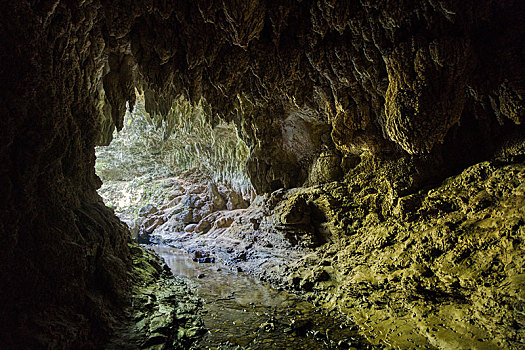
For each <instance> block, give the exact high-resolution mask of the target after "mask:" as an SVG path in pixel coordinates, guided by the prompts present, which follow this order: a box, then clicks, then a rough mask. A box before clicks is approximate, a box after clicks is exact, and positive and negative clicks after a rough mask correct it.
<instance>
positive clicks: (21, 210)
mask: <svg viewBox="0 0 525 350" xmlns="http://www.w3.org/2000/svg"><path fill="white" fill-rule="evenodd" d="M1 5H2V11H1V12H0V45H1V46H0V67H2V68H1V70H0V81H2V84H3V85H2V94H1V103H0V115H1V118H0V130H1V138H0V179H1V181H2V186H0V198H2V200H1V201H0V217H1V221H0V233H1V237H2V247H1V248H0V259H1V260H0V266H1V268H0V281H1V284H0V293H1V298H0V303H1V305H0V310H1V311H0V313H1V315H0V328H1V329H0V331H1V334H0V335H1V337H0V339H1V342H2V344H1V345H2V346H3V347H18V348H20V347H22V348H23V347H26V348H39V347H53V348H57V347H58V348H60V347H62V348H100V347H101V346H103V344H105V343H106V342H107V340H108V339H109V334H110V333H112V331H113V330H115V324H117V323H118V322H117V319H119V317H120V316H122V315H123V312H122V310H124V309H125V307H126V305H129V302H130V300H131V299H130V298H131V291H132V290H133V285H134V284H136V283H135V282H134V281H132V280H130V279H129V276H128V275H127V272H128V271H130V269H131V268H132V259H131V255H132V254H131V252H130V249H129V247H128V241H129V237H128V236H129V232H128V230H127V229H126V228H125V227H124V226H122V225H121V224H120V223H119V221H118V220H117V219H116V218H115V217H114V215H113V213H112V212H111V210H109V209H108V208H106V207H105V206H104V205H103V203H102V202H101V200H100V198H99V197H98V195H97V194H96V189H97V188H98V187H100V180H99V179H98V178H97V176H96V175H95V173H94V170H93V169H94V163H95V153H94V147H95V145H97V144H108V143H109V142H110V140H111V137H112V134H113V130H114V129H115V128H116V129H119V130H120V129H121V128H122V127H123V116H124V113H125V110H126V104H128V106H129V107H132V106H133V105H134V104H135V103H134V102H135V99H136V91H135V88H137V89H139V90H140V91H143V92H144V98H145V108H146V109H147V110H148V111H149V112H151V114H152V115H157V116H156V117H155V118H160V119H162V118H165V120H166V121H167V122H168V123H173V121H174V120H175V119H174V114H173V113H172V107H173V103H174V101H176V100H177V99H179V98H182V99H184V100H186V101H189V103H192V104H197V103H199V102H200V103H202V106H203V108H204V110H205V111H206V118H207V120H208V122H209V123H210V124H211V125H216V124H217V123H218V122H219V121H220V120H222V121H226V122H232V123H234V124H235V125H236V128H237V132H238V134H239V137H240V138H241V139H242V141H243V143H244V144H245V145H246V146H247V148H248V149H249V156H248V159H247V161H246V164H242V168H243V169H246V173H247V175H248V177H249V179H250V180H251V185H253V187H254V189H255V190H256V192H257V193H258V194H260V195H264V194H265V193H271V192H273V194H272V195H271V196H269V197H268V198H267V202H266V201H265V203H266V204H264V205H263V204H261V206H263V207H266V208H268V209H264V210H263V212H264V213H265V217H267V218H272V219H271V220H270V219H264V218H263V217H259V216H257V215H256V213H253V215H254V216H253V217H251V218H250V220H248V221H246V222H244V221H243V220H244V219H242V217H243V216H242V215H241V216H239V218H237V216H236V215H237V214H234V213H235V211H232V212H230V213H229V214H227V215H228V216H231V215H233V216H234V218H233V221H231V223H230V219H231V217H230V218H224V220H222V219H220V218H218V220H222V221H221V223H220V224H217V227H216V229H213V226H212V228H210V230H209V231H208V232H207V233H206V235H211V234H217V235H218V234H219V233H220V232H222V231H218V230H224V232H229V233H228V235H230V234H231V235H233V236H231V237H229V238H228V239H229V240H230V242H231V247H230V249H233V251H234V252H238V255H237V259H238V260H239V261H243V260H244V259H245V258H248V252H249V251H250V247H249V244H247V245H244V243H243V244H242V247H241V246H239V245H235V244H234V242H235V240H239V239H238V238H235V237H236V236H235V235H237V233H235V234H234V233H233V232H232V231H231V230H228V228H231V227H235V225H236V224H238V223H241V224H243V225H247V226H246V227H252V228H253V230H252V231H248V232H247V233H245V237H244V238H243V240H244V239H248V238H249V239H253V240H254V241H255V240H256V239H257V240H258V239H259V238H258V237H261V236H260V234H259V232H260V231H258V230H266V231H265V232H268V233H269V236H268V237H269V238H268V239H267V241H268V242H266V243H264V244H266V245H267V247H266V249H269V250H271V249H272V248H271V247H270V245H272V246H274V247H276V246H282V247H283V250H282V251H283V253H282V254H283V256H285V257H286V258H288V257H292V258H294V257H298V258H302V259H303V260H301V261H307V263H306V265H311V264H314V263H315V262H316V261H317V260H315V259H318V258H316V256H318V255H319V254H325V253H323V252H325V251H324V249H325V248H323V247H338V249H337V250H336V251H334V252H333V253H330V250H327V251H326V254H329V255H330V254H331V259H332V261H334V263H336V264H339V265H337V266H341V268H339V267H337V269H336V270H337V271H336V272H332V273H331V272H330V271H326V273H323V272H319V274H317V273H316V274H315V276H316V277H315V279H317V280H318V281H316V282H315V283H314V282H310V283H306V282H305V279H304V278H303V277H302V276H303V275H302V273H301V272H300V270H301V268H300V264H299V265H298V267H297V268H296V270H297V271H298V272H297V273H298V274H299V275H298V276H297V277H298V279H295V281H297V283H298V284H299V287H301V288H303V289H312V291H315V290H316V289H320V288H321V289H322V288H324V287H322V286H325V285H326V286H329V285H330V283H332V282H331V281H333V280H336V281H339V280H340V281H341V285H342V286H343V287H341V289H338V290H347V292H346V294H345V295H344V298H343V300H342V301H340V302H338V303H337V305H339V306H340V307H342V308H344V309H345V310H347V306H354V305H355V304H356V303H357V301H358V300H362V299H363V297H365V298H368V299H369V300H370V301H367V303H369V304H370V305H372V306H370V305H368V306H367V307H366V309H367V310H369V312H367V313H365V314H366V315H375V316H369V318H370V319H371V323H370V322H367V321H365V318H366V317H365V316H363V320H362V322H361V323H362V324H363V325H369V326H370V329H376V330H380V329H381V326H380V325H379V326H378V324H380V323H381V322H383V323H381V324H385V325H386V324H387V323H384V322H388V321H384V320H383V319H381V320H380V316H377V315H381V314H382V315H390V314H395V315H397V316H401V313H402V312H405V311H403V310H406V314H405V316H403V317H405V318H406V319H407V320H411V321H414V320H416V321H417V322H416V324H418V325H421V328H420V329H419V330H418V331H416V332H415V333H414V334H415V335H414V336H413V337H412V338H411V339H412V341H414V342H423V341H426V342H428V343H430V344H438V345H439V346H443V347H449V348H454V346H456V347H460V346H463V345H462V344H465V343H464V342H468V341H471V344H478V343H479V344H487V346H489V347H490V346H492V345H493V344H495V345H494V346H500V347H503V348H505V347H509V348H519V347H520V346H522V344H523V339H522V330H523V320H522V319H521V315H522V314H523V310H522V308H523V302H522V296H521V294H520V290H522V289H523V288H521V287H520V288H518V287H516V286H521V279H522V278H521V274H522V271H521V269H522V266H519V264H520V263H521V260H520V254H521V249H522V248H521V238H520V235H522V233H523V230H522V224H521V223H522V221H519V220H518V221H517V222H516V223H515V224H510V225H511V226H508V225H509V222H510V223H512V222H514V221H513V220H514V219H513V218H515V217H520V215H522V213H521V209H520V208H521V207H522V203H521V198H522V197H521V196H522V194H520V193H519V191H520V190H518V189H519V188H521V187H520V184H519V183H517V182H516V181H517V180H516V179H519V177H518V176H521V175H520V174H521V170H520V168H519V166H518V165H507V166H505V165H501V166H500V165H497V164H496V163H494V164H489V165H485V166H486V167H487V169H486V170H483V171H484V172H485V173H486V174H487V176H488V177H487V178H483V176H481V175H479V176H477V175H476V176H477V177H476V176H474V179H475V181H473V182H472V183H471V182H468V181H467V178H468V177H469V176H467V175H466V174H467V173H468V172H469V171H475V169H478V167H475V168H469V170H467V171H466V172H464V173H463V175H461V176H460V177H459V178H458V179H460V180H458V181H459V183H456V184H455V185H454V186H455V187H454V186H449V187H448V188H447V186H448V185H447V184H444V185H442V186H440V187H435V186H436V184H438V183H440V182H441V181H442V180H443V179H444V178H445V177H446V176H449V175H452V174H459V173H461V171H462V170H463V169H465V168H466V167H467V166H469V165H472V164H476V163H479V162H480V161H484V160H489V159H490V160H497V161H499V162H502V164H505V163H508V162H520V161H523V155H524V154H525V151H524V146H523V145H524V142H523V140H524V127H523V121H524V107H523V93H524V74H525V73H524V72H525V70H524V66H523V61H524V51H523V48H524V47H525V45H524V43H525V39H524V36H525V32H524V31H523V27H524V24H523V18H525V4H524V3H523V1H519V0H515V1H512V0H511V1H493V0H480V1H474V0H467V1H462V2H457V1H436V0H427V1H403V2H399V1H394V0H387V1H382V2H376V1H369V0H359V1H357V0H356V1H345V2H343V1H332V0H321V1H311V0H305V1H293V0H290V1H284V2H275V1H265V0H257V1H241V0H231V1H223V0H213V1H200V0H199V1H175V2H165V1H155V0H147V1H141V2H136V1H135V2H133V1H124V0H117V1H111V2H109V1H102V0H87V1H57V0H42V1H28V0H21V1H2V4H1ZM170 112H171V114H170ZM170 115H171V117H170ZM481 167H483V166H481ZM239 168H241V167H239ZM325 168H326V169H327V170H326V171H325V170H324V169H325ZM328 169H329V170H328ZM472 169H474V170H472ZM480 171H481V170H480ZM511 173H514V175H515V176H514V177H510V176H507V175H508V174H511ZM461 179H463V180H461ZM491 179H492V180H491ZM325 181H337V182H335V183H337V184H338V185H334V183H332V182H329V183H328V184H326V185H322V183H325ZM453 181H454V180H453ZM491 181H494V183H492V182H491ZM303 185H308V186H313V187H308V189H297V190H290V191H288V192H287V191H281V192H274V191H275V190H278V189H280V188H286V189H291V188H294V187H300V186H303ZM476 186H478V187H479V191H478V189H477V187H476ZM429 187H435V188H437V189H438V193H436V194H432V193H428V192H425V190H423V189H426V188H429ZM440 189H441V190H440ZM419 191H423V192H419ZM439 191H444V192H439ZM515 191H517V192H515ZM295 196H300V198H299V197H297V198H295ZM436 196H437V197H436ZM456 196H457V197H456ZM460 198H463V200H462V199H460ZM188 201H190V202H191V201H192V200H191V199H188ZM462 201H466V202H462ZM462 203H463V204H462ZM465 203H467V204H465ZM232 204H233V202H232ZM193 205H195V207H193V208H191V209H192V211H191V212H190V211H189V210H188V213H185V214H184V220H185V221H186V223H187V224H199V220H202V215H201V218H200V219H199V217H198V210H197V211H196V210H195V209H199V210H200V209H201V208H203V207H199V206H198V205H200V204H198V201H195V202H194V204H193ZM232 208H233V206H232ZM238 210H240V211H242V210H245V209H238ZM246 210H251V209H246ZM256 211H257V210H256ZM272 211H273V212H272ZM196 212H197V214H195V213H196ZM245 213H246V212H245ZM302 215H303V216H304V217H302ZM308 215H309V216H310V217H309V218H308V217H307V216H308ZM484 215H488V217H484ZM190 216H191V217H190ZM503 218H505V221H503ZM281 219H283V220H284V222H281ZM239 220H240V221H239ZM445 220H448V221H445ZM216 222H217V221H216V220H215V221H214V223H216ZM156 224H157V223H155V222H152V223H151V225H149V226H148V227H145V229H149V228H151V227H152V225H153V226H154V225H156ZM210 224H211V222H210ZM213 225H215V224H213ZM195 228H196V227H195ZM201 228H202V227H201ZM154 229H155V228H154ZM204 231H206V229H203V230H202V232H204ZM352 237H358V238H359V239H358V240H354V239H353V238H352ZM403 237H404V238H403ZM425 237H427V238H425ZM447 237H449V238H447ZM425 239H426V240H425ZM261 241H264V239H263V238H261ZM391 241H393V242H394V243H393V244H392V245H390V243H391ZM243 242H244V241H243ZM239 244H240V243H239ZM232 247H233V248H232ZM235 247H237V248H235ZM284 247H285V248H286V249H285V248H284ZM294 247H300V249H299V248H297V249H299V250H294V249H296V248H294ZM416 248H417V249H416ZM427 248H428V250H427ZM391 250H392V251H391ZM308 251H311V252H313V253H312V255H309V254H307V255H305V252H308ZM268 254H270V253H268ZM390 254H394V255H391V256H392V258H391V259H387V257H388V256H390ZM310 256H312V259H313V260H311V261H310V262H308V261H309V260H308V259H310V258H309V257H310ZM334 259H337V260H334ZM509 259H510V260H509ZM268 261H274V262H272V264H275V266H276V271H280V267H279V266H280V264H281V263H279V261H280V260H279V259H276V260H268ZM512 263H513V264H515V266H516V267H515V268H514V267H513V266H514V265H513V264H512ZM323 266H324V265H323ZM344 266H348V269H349V270H348V274H346V272H344V271H346V270H345V269H343V267H344ZM290 268H292V269H295V268H293V267H290ZM248 269H249V268H248ZM254 269H255V268H254ZM359 269H361V270H362V271H361V272H359ZM271 270H272V269H271V268H269V269H268V270H267V271H271ZM254 271H255V270H254ZM268 273H270V272H268ZM276 275H277V274H276ZM284 275H286V276H288V275H289V274H284ZM328 276H333V277H330V279H329V278H328ZM427 276H428V277H427ZM469 276H470V277H469ZM501 276H504V277H501ZM455 278H457V280H456V279H455ZM327 279H328V280H327ZM293 280H294V279H293V278H292V281H293ZM345 281H346V282H345ZM354 282H355V283H354ZM356 284H357V286H356ZM486 284H487V285H486ZM360 285H362V286H363V288H360V287H358V286H360ZM382 286H385V287H384V288H383V287H382ZM458 286H459V287H458ZM327 288H328V287H327ZM428 290H430V292H428ZM383 292H384V293H383ZM382 293H383V294H384V295H383V297H384V298H383V299H382V301H381V302H376V300H379V295H382ZM396 293H397V294H396ZM319 295H323V296H322V297H319V298H321V299H320V300H324V299H323V298H325V297H324V295H327V296H328V295H333V296H334V297H335V296H336V295H337V291H334V292H326V293H321V294H319ZM376 297H377V299H376ZM388 297H391V298H392V299H388ZM385 298H387V299H388V300H392V301H391V302H390V301H389V302H390V304H387V305H384V304H381V303H385V300H384V299H385ZM433 299H436V300H440V304H432V302H433V301H432V300H433ZM455 299H458V300H465V303H466V305H469V306H471V307H470V308H469V309H467V310H464V309H463V308H460V307H459V304H458V303H457V302H456V300H455ZM327 300H328V299H327ZM334 300H335V299H334ZM451 300H452V301H453V302H451ZM476 300H481V301H483V304H480V303H478V302H476ZM449 302H450V304H448V303H449ZM469 303H470V304H469ZM334 304H335V302H334ZM417 305H423V306H417ZM426 305H434V306H435V305H438V306H436V307H435V310H434V309H432V310H430V311H428V312H429V314H432V315H438V314H439V315H440V316H439V317H457V318H459V319H461V320H467V321H469V320H472V322H474V325H472V327H470V326H468V325H467V326H465V327H466V328H465V329H464V332H463V329H460V328H459V326H458V328H456V329H455V331H456V332H459V333H460V335H461V336H460V335H454V334H452V333H450V332H449V331H448V330H444V328H443V327H441V328H439V327H435V328H437V329H440V330H439V331H432V332H430V331H428V332H427V331H426V330H425V329H426V327H427V323H425V322H428V325H429V327H428V328H430V329H431V330H432V329H433V328H432V327H430V326H431V325H432V324H433V323H434V322H433V321H432V318H429V320H428V321H421V320H422V319H425V320H426V318H425V316H424V315H427V309H426V307H427V306H426ZM447 305H452V306H450V308H449V311H447V312H446V313H445V311H444V310H446V307H447ZM381 308H383V309H384V310H386V311H374V310H379V309H381ZM489 308H490V311H491V313H490V314H489ZM354 309H355V310H358V308H351V307H349V308H348V310H354ZM370 310H372V311H373V312H372V311H370ZM392 310H393V311H392ZM398 310H400V311H399V312H398ZM349 312H352V311H349ZM441 313H442V314H441ZM414 314H415V316H414ZM418 315H419V316H418ZM443 315H444V316H443ZM447 315H448V316H447ZM450 315H457V316H450ZM358 316H359V315H356V317H358ZM403 317H400V318H399V319H400V320H403ZM436 317H438V316H436ZM449 321H450V322H452V323H453V322H456V321H454V320H452V319H449ZM375 322H377V324H376V323H375ZM400 322H401V321H400ZM407 323H410V322H408V321H407ZM367 327H368V326H367ZM473 327H481V328H480V329H484V330H486V331H487V332H488V334H490V335H491V337H493V340H484V339H485V338H484V337H479V338H478V336H477V335H478V334H480V333H479V332H478V330H477V328H473ZM401 328H402V329H400V330H399V332H398V333H399V334H401V335H400V336H398V337H399V339H397V338H396V336H394V335H391V334H390V335H389V334H388V332H386V334H383V335H382V337H385V338H386V339H389V341H392V342H395V343H398V344H401V346H403V347H406V346H407V344H408V343H406V341H408V339H409V337H405V334H406V331H405V330H404V328H403V327H401ZM458 329H459V331H458ZM424 332H427V334H432V336H428V337H426V336H424V335H423V334H424ZM436 332H437V333H436ZM461 332H463V333H461ZM469 332H471V333H469ZM396 334H397V333H396ZM467 335H468V336H467ZM425 337H426V338H425ZM479 339H481V341H480V340H479ZM498 344H500V345H498ZM438 345H436V346H438ZM481 346H482V345H480V347H481Z"/></svg>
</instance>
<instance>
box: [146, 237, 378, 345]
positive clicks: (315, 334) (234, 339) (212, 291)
mask: <svg viewBox="0 0 525 350" xmlns="http://www.w3.org/2000/svg"><path fill="white" fill-rule="evenodd" d="M149 248H150V249H152V250H154V251H155V252H156V253H157V254H158V255H160V256H161V257H162V258H163V259H164V261H165V262H166V263H167V264H168V266H169V267H170V268H171V270H172V272H173V274H174V275H177V276H181V277H187V278H188V279H189V280H190V281H191V282H190V286H192V287H193V288H194V290H195V293H196V294H197V295H198V296H199V297H200V298H201V299H202V300H203V304H204V305H203V310H202V317H203V321H204V324H205V325H206V328H207V329H208V333H207V334H206V335H205V336H204V337H203V338H202V339H201V341H200V342H198V343H197V344H196V345H195V347H194V349H372V348H374V347H372V346H371V345H368V344H367V343H366V341H365V340H364V339H363V338H362V337H361V336H359V335H358V333H357V331H356V329H357V327H355V326H354V325H353V324H349V323H347V319H346V318H345V317H343V316H338V315H329V314H327V313H325V312H324V311H323V310H321V309H319V308H317V307H316V306H315V305H313V304H311V303H309V302H306V301H303V300H301V299H299V298H298V297H296V296H294V295H293V294H290V293H287V292H283V291H278V290H276V289H274V288H272V287H270V286H269V285H268V284H266V283H264V282H260V281H258V280H256V279H254V278H252V277H250V276H248V275H245V274H243V273H238V272H233V271H231V270H230V269H229V268H228V267H225V266H222V265H220V264H219V263H207V264H199V263H196V262H194V261H192V259H191V257H190V256H189V255H188V254H185V253H184V252H182V251H181V250H179V249H175V248H168V247H160V246H151V247H149Z"/></svg>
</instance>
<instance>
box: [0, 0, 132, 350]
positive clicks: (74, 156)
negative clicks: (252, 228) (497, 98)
mask: <svg viewBox="0 0 525 350" xmlns="http://www.w3.org/2000/svg"><path fill="white" fill-rule="evenodd" d="M1 7H2V11H1V14H0V26H1V27H0V36H1V37H0V42H1V48H0V52H1V54H0V55H1V59H0V60H1V64H0V66H1V67H2V68H1V71H0V74H1V78H0V79H1V81H2V85H3V86H2V93H1V98H2V102H1V107H0V113H1V115H2V116H1V117H0V133H1V135H2V136H1V138H0V163H1V164H0V174H1V175H0V177H1V179H2V186H0V187H1V190H0V191H1V195H0V198H1V199H0V217H1V219H0V233H1V237H2V246H1V247H0V266H1V267H0V281H1V282H0V295H1V297H0V347H1V348H4V349H8V348H22V349H25V348H30V349H40V348H55V349H60V348H77V349H78V348H100V347H101V346H102V345H101V344H104V343H105V341H107V337H108V333H109V331H110V329H112V327H114V326H115V323H116V322H117V321H118V315H121V314H122V310H123V308H124V307H125V306H126V305H127V299H128V296H127V294H128V291H129V285H128V281H127V271H128V270H129V268H130V257H129V251H128V246H127V242H128V233H127V229H126V228H125V227H124V226H123V224H122V223H120V221H119V220H118V219H117V218H115V217H114V215H113V213H112V212H111V211H110V210H109V209H107V208H106V207H105V206H104V204H103V202H102V200H101V199H100V197H99V196H98V195H97V194H96V188H98V187H99V186H100V180H99V179H98V178H97V177H96V176H95V173H94V163H95V154H94V147H95V141H96V140H97V138H98V134H99V130H100V120H101V117H100V112H99V110H98V106H99V104H97V100H98V99H99V91H100V89H99V88H100V86H101V82H102V78H103V74H104V70H103V67H104V65H105V64H106V54H105V53H104V50H105V43H104V40H103V37H102V31H103V28H102V21H101V17H100V15H101V13H100V12H99V11H100V4H98V3H97V2H92V1H84V2H82V5H80V2H79V3H77V4H73V3H71V4H66V3H64V2H59V1H40V2H35V1H31V2H28V1H2V3H1Z"/></svg>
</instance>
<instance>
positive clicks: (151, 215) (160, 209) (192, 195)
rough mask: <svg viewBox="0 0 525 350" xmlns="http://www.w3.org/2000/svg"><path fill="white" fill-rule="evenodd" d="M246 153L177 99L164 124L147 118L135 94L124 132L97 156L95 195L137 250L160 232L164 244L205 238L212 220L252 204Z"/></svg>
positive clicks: (231, 132)
mask: <svg viewBox="0 0 525 350" xmlns="http://www.w3.org/2000/svg"><path fill="white" fill-rule="evenodd" d="M128 107H129V106H128ZM248 153H249V150H248V147H247V146H246V144H245V143H244V142H243V141H242V140H241V139H240V138H239V136H238V133H237V130H236V127H235V125H233V124H231V123H225V122H220V123H217V125H212V124H211V123H210V122H209V121H208V120H207V119H206V116H205V113H204V111H203V108H202V106H201V104H191V103H190V102H188V101H186V100H184V99H182V98H180V99H178V100H176V101H175V102H174V103H173V105H172V106H171V109H170V110H169V112H168V113H167V115H166V116H158V115H150V114H149V113H148V112H146V109H145V100H144V95H143V94H139V93H138V92H137V97H136V103H135V105H134V106H133V108H131V109H130V108H128V110H127V112H126V114H125V116H124V121H123V128H122V129H121V130H120V131H117V130H115V131H114V133H113V137H112V140H111V142H110V143H109V145H106V146H98V147H97V148H96V156H97V161H96V163H95V170H96V173H97V175H98V176H99V177H100V178H101V180H102V186H101V188H100V189H99V190H98V192H99V194H100V195H101V196H102V198H103V199H104V202H105V204H106V205H107V206H109V207H110V208H112V209H113V210H114V211H115V213H116V215H117V216H118V217H119V218H120V219H121V220H122V221H123V222H124V223H126V224H127V226H128V227H129V228H130V230H131V232H132V237H133V239H135V240H138V242H139V243H153V242H154V241H155V242H156V243H162V241H164V240H165V238H166V237H165V238H160V236H157V238H155V239H154V238H152V234H153V233H154V232H153V231H154V230H156V229H157V228H159V226H162V227H160V228H159V229H158V230H157V233H159V235H160V232H161V231H162V235H164V236H172V235H176V234H181V233H187V234H190V233H203V232H204V233H205V232H207V231H208V230H209V229H210V228H211V227H212V226H213V225H214V223H215V220H216V217H217V216H218V215H219V214H218V213H216V212H219V211H231V210H236V209H245V208H247V207H248V205H249V203H250V201H251V200H252V199H253V198H254V197H255V195H254V191H253V187H252V186H251V184H250V180H249V179H248V177H247V175H246V173H245V169H244V166H245V161H246V158H247V156H248ZM213 213H215V215H211V214H213ZM154 236H155V235H154Z"/></svg>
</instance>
